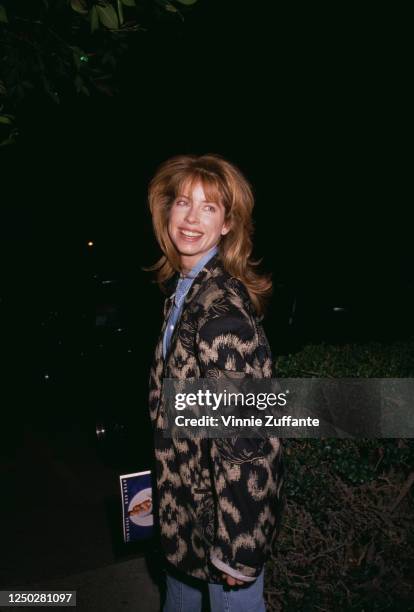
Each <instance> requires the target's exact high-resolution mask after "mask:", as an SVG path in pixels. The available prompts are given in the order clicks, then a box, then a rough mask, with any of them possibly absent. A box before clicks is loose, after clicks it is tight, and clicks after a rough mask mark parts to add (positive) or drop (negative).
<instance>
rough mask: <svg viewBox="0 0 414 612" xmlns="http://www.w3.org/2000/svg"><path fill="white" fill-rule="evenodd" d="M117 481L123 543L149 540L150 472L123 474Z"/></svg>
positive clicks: (151, 520) (151, 528)
mask: <svg viewBox="0 0 414 612" xmlns="http://www.w3.org/2000/svg"><path fill="white" fill-rule="evenodd" d="M119 481H120V485H121V500H122V524H123V531H124V542H125V543H128V542H137V541H140V540H145V539H147V538H150V537H151V536H152V530H153V525H154V515H153V512H152V482H151V471H150V470H147V471H144V472H135V473H133V474H123V475H121V476H120V477H119Z"/></svg>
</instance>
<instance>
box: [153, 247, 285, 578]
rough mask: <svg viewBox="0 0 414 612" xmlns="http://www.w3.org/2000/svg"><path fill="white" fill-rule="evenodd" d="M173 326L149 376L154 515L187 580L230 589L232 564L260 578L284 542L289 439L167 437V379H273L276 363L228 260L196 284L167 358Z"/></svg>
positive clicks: (214, 262) (214, 263) (215, 260)
mask: <svg viewBox="0 0 414 612" xmlns="http://www.w3.org/2000/svg"><path fill="white" fill-rule="evenodd" d="M172 299H173V298H172V297H170V298H167V299H166V301H165V306H164V317H165V318H164V325H163V327H162V329H161V334H160V338H159V341H158V343H157V346H156V350H155V355H154V361H153V365H152V367H151V371H150V393H149V408H150V416H151V422H152V426H153V433H154V448H155V472H156V474H155V477H156V478H155V480H156V486H155V487H154V489H155V491H154V494H155V499H154V509H155V510H154V516H155V523H156V525H157V526H158V529H159V537H160V541H161V546H162V549H163V552H164V553H165V556H166V559H167V561H169V562H170V563H171V564H172V565H174V566H175V567H177V568H178V569H179V570H181V571H183V572H184V573H186V574H189V575H191V576H194V577H197V578H200V579H202V580H206V581H208V582H213V583H222V578H221V573H222V571H226V568H227V567H230V568H232V569H233V570H235V571H236V572H239V573H241V574H242V575H243V576H245V577H246V579H247V580H249V579H250V580H254V579H255V578H256V577H257V576H258V575H259V574H260V572H261V569H262V567H263V564H264V562H265V560H266V558H267V557H268V554H269V552H270V549H271V546H272V541H273V540H274V538H275V537H276V535H277V533H278V531H279V527H280V521H281V516H282V511H283V502H284V496H283V481H284V478H283V460H282V447H281V444H280V440H279V439H278V438H276V437H269V438H266V439H264V440H263V439H246V438H244V439H243V438H236V439H234V438H229V439H224V438H221V439H206V438H191V439H189V438H185V439H174V438H170V439H168V438H164V437H163V435H162V427H163V425H164V423H165V421H164V419H165V410H164V407H163V401H162V393H161V387H162V381H163V378H176V379H185V378H209V377H217V376H221V375H225V376H228V375H230V376H232V375H233V374H234V376H237V375H238V376H241V375H244V376H251V377H257V378H264V377H267V378H270V377H272V375H273V368H272V356H271V352H270V348H269V344H268V341H267V339H266V336H265V333H264V331H263V328H262V325H261V323H260V320H259V318H258V317H257V315H256V314H255V310H254V307H253V305H252V303H251V300H250V298H249V295H248V293H247V290H246V288H245V286H244V285H243V283H241V282H240V281H239V280H238V279H236V278H234V277H231V276H230V275H229V274H228V273H227V272H226V271H225V269H224V267H223V265H222V263H221V261H220V256H219V254H217V255H215V256H214V257H212V258H211V259H210V260H209V261H208V262H207V264H206V265H205V267H204V268H203V269H202V270H201V271H200V272H199V274H198V275H197V277H196V278H195V280H194V282H193V284H192V286H191V288H190V290H189V292H188V293H187V295H186V298H185V302H184V306H183V310H182V314H181V318H180V320H179V322H178V323H177V325H176V328H175V330H174V333H173V336H172V338H171V342H170V347H169V352H168V354H167V356H166V359H165V361H164V359H163V353H162V339H163V335H164V331H165V326H166V321H167V319H168V315H169V312H170V308H171V306H172Z"/></svg>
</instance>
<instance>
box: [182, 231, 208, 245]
mask: <svg viewBox="0 0 414 612" xmlns="http://www.w3.org/2000/svg"><path fill="white" fill-rule="evenodd" d="M202 235H203V234H202V233H200V232H193V231H190V230H180V236H181V237H182V238H183V239H184V240H185V241H186V242H196V240H198V239H199V238H201V236H202Z"/></svg>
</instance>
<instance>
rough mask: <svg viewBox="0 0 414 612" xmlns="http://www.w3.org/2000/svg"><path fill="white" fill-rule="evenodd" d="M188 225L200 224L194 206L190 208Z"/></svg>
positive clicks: (187, 216)
mask: <svg viewBox="0 0 414 612" xmlns="http://www.w3.org/2000/svg"><path fill="white" fill-rule="evenodd" d="M185 220H186V221H187V223H198V213H197V211H196V209H195V207H194V206H190V207H189V208H188V210H187V214H186V216H185Z"/></svg>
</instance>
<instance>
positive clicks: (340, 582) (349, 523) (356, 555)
mask: <svg viewBox="0 0 414 612" xmlns="http://www.w3.org/2000/svg"><path fill="white" fill-rule="evenodd" d="M413 349H414V339H410V340H408V341H407V342H395V343H391V344H380V343H367V344H345V345H342V346H332V345H327V344H320V345H308V346H306V347H304V348H303V349H302V350H301V351H299V352H297V353H295V354H290V355H282V356H279V357H278V359H277V362H276V368H277V373H278V376H279V377H289V378H294V377H312V376H313V377H320V378H324V377H338V378H339V377H372V378H373V377H379V378H385V377H395V378H399V377H412V376H414V350H413ZM413 442H414V441H413V440H411V439H384V438H381V439H359V440H351V439H333V438H326V439H317V440H309V439H304V440H298V439H292V440H286V439H285V440H284V441H283V444H284V450H285V466H286V496H287V497H286V499H287V503H286V508H285V514H284V517H283V522H282V525H281V530H280V533H279V536H278V537H277V539H276V540H275V542H274V546H273V554H272V557H271V559H270V560H269V562H268V567H267V572H266V589H265V593H266V599H267V605H268V610H272V611H273V610H295V611H300V610H304V611H305V610H306V611H308V610H333V609H338V610H359V611H361V612H362V610H365V611H366V612H367V611H369V610H394V609H399V610H409V609H411V608H410V607H409V606H410V605H411V602H412V601H414V587H413V574H412V569H411V563H412V559H413V558H414V529H413V526H414V496H413V486H412V485H413V483H414V443H413Z"/></svg>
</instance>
